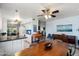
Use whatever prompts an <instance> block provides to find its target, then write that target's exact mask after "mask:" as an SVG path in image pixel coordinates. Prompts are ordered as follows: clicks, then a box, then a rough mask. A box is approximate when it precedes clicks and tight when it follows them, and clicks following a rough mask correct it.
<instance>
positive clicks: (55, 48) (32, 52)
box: [15, 40, 68, 56]
mask: <svg viewBox="0 0 79 59" xmlns="http://www.w3.org/2000/svg"><path fill="white" fill-rule="evenodd" d="M46 43H48V41H44V42H39V43H38V44H35V45H34V46H32V47H30V48H25V49H24V50H21V51H20V52H17V53H16V54H15V55H16V56H67V52H68V44H67V43H65V42H62V41H58V40H52V41H50V43H52V48H51V49H50V50H45V44H46Z"/></svg>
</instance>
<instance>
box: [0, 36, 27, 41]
mask: <svg viewBox="0 0 79 59" xmlns="http://www.w3.org/2000/svg"><path fill="white" fill-rule="evenodd" d="M25 38H27V37H22V38H16V39H9V40H1V41H0V42H7V41H14V40H21V39H25Z"/></svg>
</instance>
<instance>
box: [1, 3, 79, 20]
mask: <svg viewBox="0 0 79 59" xmlns="http://www.w3.org/2000/svg"><path fill="white" fill-rule="evenodd" d="M47 6H50V7H51V8H52V9H53V10H55V9H58V10H59V11H60V12H59V13H58V14H56V15H57V17H56V18H52V19H60V18H65V17H71V16H76V15H79V3H51V4H50V3H44V4H42V3H0V10H1V12H2V15H3V16H4V17H8V18H10V17H13V16H14V14H15V10H16V9H17V10H18V11H19V13H20V17H21V18H24V19H26V18H31V17H33V18H34V17H36V15H39V14H41V11H40V10H41V9H43V8H44V7H47ZM42 18H43V17H40V19H42ZM43 19H44V18H43Z"/></svg>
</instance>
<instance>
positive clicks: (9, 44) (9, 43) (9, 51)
mask: <svg viewBox="0 0 79 59" xmlns="http://www.w3.org/2000/svg"><path fill="white" fill-rule="evenodd" d="M4 43H5V44H4V45H5V46H4V48H5V53H6V55H9V56H10V55H12V41H7V42H4Z"/></svg>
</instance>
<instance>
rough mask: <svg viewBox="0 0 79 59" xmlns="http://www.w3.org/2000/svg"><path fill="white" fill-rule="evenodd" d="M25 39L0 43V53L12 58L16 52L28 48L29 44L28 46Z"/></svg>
mask: <svg viewBox="0 0 79 59" xmlns="http://www.w3.org/2000/svg"><path fill="white" fill-rule="evenodd" d="M26 41H27V39H26V38H25V39H18V40H12V41H6V42H0V51H1V53H4V55H7V56H14V55H15V53H16V52H18V51H20V50H22V49H24V48H28V47H29V46H30V44H28V43H27V42H26Z"/></svg>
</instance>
